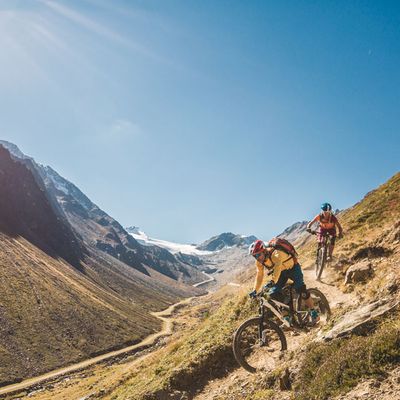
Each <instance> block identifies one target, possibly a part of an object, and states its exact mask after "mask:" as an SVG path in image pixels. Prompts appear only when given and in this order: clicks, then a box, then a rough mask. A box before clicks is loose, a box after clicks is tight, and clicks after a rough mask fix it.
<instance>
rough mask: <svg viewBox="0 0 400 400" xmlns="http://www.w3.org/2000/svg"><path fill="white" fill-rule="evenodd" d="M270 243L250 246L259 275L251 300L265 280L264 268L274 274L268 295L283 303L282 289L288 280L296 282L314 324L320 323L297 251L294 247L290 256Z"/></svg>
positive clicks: (258, 243) (297, 290) (296, 287)
mask: <svg viewBox="0 0 400 400" xmlns="http://www.w3.org/2000/svg"><path fill="white" fill-rule="evenodd" d="M274 240H280V239H273V240H271V241H270V242H267V243H264V242H263V241H262V240H256V241H255V242H254V243H252V244H251V245H250V248H249V254H250V255H252V256H253V257H254V258H255V259H256V268H257V275H256V280H255V283H254V290H253V291H252V292H250V293H249V296H250V297H251V298H255V297H256V296H257V293H258V292H259V291H260V289H261V287H262V284H263V279H264V268H267V270H269V271H270V273H271V274H272V280H271V282H269V283H267V284H266V285H265V288H267V289H268V294H269V296H270V297H271V298H272V299H275V300H278V301H280V302H283V294H282V292H281V291H282V288H283V287H284V286H285V284H286V282H287V281H288V279H291V280H292V281H293V282H294V288H295V290H296V292H297V293H299V294H300V295H301V296H302V297H303V299H304V300H305V304H306V306H307V307H308V308H309V309H310V315H311V318H312V320H313V322H314V323H316V322H318V320H319V316H318V311H317V310H315V309H314V302H313V300H312V298H311V296H310V294H309V293H307V290H306V289H307V288H306V285H305V284H304V278H303V272H302V270H301V266H300V264H299V262H298V260H297V258H296V256H295V255H294V254H295V250H294V248H293V246H292V245H291V244H290V243H289V242H287V243H288V244H289V246H291V247H292V249H293V251H294V253H292V254H289V252H286V251H284V250H282V248H281V247H280V248H279V249H278V248H276V247H271V246H269V243H272V242H273V241H274Z"/></svg>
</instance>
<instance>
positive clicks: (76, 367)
mask: <svg viewBox="0 0 400 400" xmlns="http://www.w3.org/2000/svg"><path fill="white" fill-rule="evenodd" d="M192 299H193V297H190V298H187V299H185V300H182V301H180V302H178V303H175V304H173V305H171V306H170V307H168V308H167V309H165V310H163V311H158V312H153V313H151V314H152V315H153V316H155V317H157V318H159V319H160V320H161V321H162V322H163V325H162V329H161V331H159V332H157V333H154V334H152V335H150V336H148V337H146V338H145V339H144V340H142V341H141V342H140V343H137V344H135V345H132V346H128V347H125V348H123V349H120V350H115V351H111V352H109V353H106V354H102V355H100V356H97V357H93V358H90V359H88V360H85V361H81V362H79V363H76V364H73V365H70V366H68V367H64V368H60V369H57V370H54V371H51V372H48V373H46V374H44V375H41V376H37V377H34V378H30V379H26V380H24V381H22V382H19V383H15V384H12V385H8V386H4V387H2V388H0V396H1V397H3V396H4V395H6V394H10V393H15V392H19V391H21V390H24V389H28V388H30V387H34V386H37V385H40V384H42V383H45V382H46V381H50V380H52V379H55V378H57V377H60V376H65V375H68V374H71V373H73V372H77V371H81V370H83V369H85V368H87V367H89V366H92V365H95V364H98V363H100V362H103V361H106V360H109V359H112V358H115V357H117V356H121V355H124V354H128V353H136V352H139V351H142V350H144V349H146V348H149V347H151V346H152V345H154V344H155V343H156V341H157V340H158V339H159V338H161V337H163V336H167V335H170V334H171V333H172V328H173V319H171V318H168V317H170V316H171V315H172V314H173V312H174V311H175V310H176V308H178V307H180V306H182V305H185V304H188V303H190V302H191V301H192ZM143 357H145V356H143ZM143 357H139V358H137V359H136V360H135V363H136V362H138V361H140V360H142V358H143ZM132 365H133V364H130V366H132Z"/></svg>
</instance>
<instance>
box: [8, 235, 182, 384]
mask: <svg viewBox="0 0 400 400" xmlns="http://www.w3.org/2000/svg"><path fill="white" fill-rule="evenodd" d="M120 264H121V265H119V264H116V262H115V261H114V260H113V259H112V258H111V257H109V259H106V258H104V259H99V258H97V259H93V258H89V259H86V264H85V273H86V274H82V273H80V272H79V271H77V270H76V269H75V268H73V267H71V266H70V265H69V264H67V263H66V262H65V261H63V260H61V259H60V260H57V259H55V258H53V257H50V256H48V255H47V254H45V253H44V252H42V251H41V250H39V249H38V248H37V247H35V246H33V245H32V244H31V243H29V242H28V241H26V240H25V239H22V238H10V237H8V236H6V235H4V234H0V361H1V362H0V382H1V383H3V384H4V383H5V382H9V381H14V380H16V379H21V378H26V377H28V376H33V375H38V374H40V373H43V372H44V371H47V370H51V369H54V368H56V367H59V366H62V365H66V364H69V363H72V362H75V361H78V360H81V359H86V358H88V357H89V356H91V355H94V354H96V353H101V352H105V351H107V350H109V349H113V348H117V347H118V348H119V347H123V346H124V345H127V344H130V343H134V342H137V341H139V340H140V339H142V338H143V337H145V336H147V335H149V334H150V333H153V332H154V331H157V330H158V329H159V328H160V322H159V320H157V319H156V318H154V317H152V316H151V315H149V313H148V312H149V310H156V309H162V308H165V307H167V306H168V305H169V304H171V303H174V302H176V301H177V300H178V298H179V297H184V296H188V295H190V289H189V290H185V289H184V288H183V287H180V286H179V285H178V284H176V283H175V282H173V281H172V280H171V281H168V282H167V281H162V280H161V279H157V280H154V279H152V278H150V277H147V276H145V275H143V274H141V273H139V272H137V271H135V270H133V269H132V268H130V267H128V266H126V265H124V264H122V263H120ZM174 285H175V286H174Z"/></svg>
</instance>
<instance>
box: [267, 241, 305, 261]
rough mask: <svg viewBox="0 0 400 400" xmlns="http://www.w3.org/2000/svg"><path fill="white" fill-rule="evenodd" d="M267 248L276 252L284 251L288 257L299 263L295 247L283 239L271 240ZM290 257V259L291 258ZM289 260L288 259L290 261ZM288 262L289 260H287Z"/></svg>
mask: <svg viewBox="0 0 400 400" xmlns="http://www.w3.org/2000/svg"><path fill="white" fill-rule="evenodd" d="M266 246H267V247H272V248H273V249H275V250H282V251H283V252H285V253H286V254H287V255H289V256H290V257H292V258H293V259H294V261H295V262H297V256H298V254H297V251H296V249H295V248H294V246H293V245H292V244H291V243H290V242H289V241H288V240H286V239H282V238H276V237H275V238H273V239H271V240H270V241H269V242H268V243H267V244H266ZM290 257H289V258H290ZM289 258H288V259H289ZM286 261H287V260H286Z"/></svg>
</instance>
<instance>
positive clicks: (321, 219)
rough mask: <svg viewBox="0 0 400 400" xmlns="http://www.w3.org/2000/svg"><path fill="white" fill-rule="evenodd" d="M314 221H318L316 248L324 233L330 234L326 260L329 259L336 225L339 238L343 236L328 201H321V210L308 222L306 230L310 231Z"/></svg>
mask: <svg viewBox="0 0 400 400" xmlns="http://www.w3.org/2000/svg"><path fill="white" fill-rule="evenodd" d="M316 222H318V223H319V229H318V231H317V240H318V248H319V246H320V245H321V243H322V242H323V238H324V236H325V235H326V234H328V233H329V234H330V235H331V236H332V240H331V245H330V247H329V250H328V258H327V261H330V260H331V259H332V255H333V249H334V248H335V239H336V227H338V229H339V238H341V237H342V236H343V228H342V226H341V225H340V223H339V221H338V219H337V218H336V217H335V216H334V215H333V213H332V206H331V205H330V204H329V203H323V204H322V205H321V212H320V213H319V214H318V215H316V216H315V217H314V219H313V220H312V221H310V222H309V223H308V225H307V232H310V233H311V232H312V231H311V226H312V225H313V224H314V223H316Z"/></svg>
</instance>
